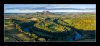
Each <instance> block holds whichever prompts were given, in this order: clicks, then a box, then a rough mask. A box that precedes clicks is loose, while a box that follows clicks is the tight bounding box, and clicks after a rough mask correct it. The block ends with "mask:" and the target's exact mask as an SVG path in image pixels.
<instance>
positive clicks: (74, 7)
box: [4, 4, 96, 13]
mask: <svg viewBox="0 0 100 46" xmlns="http://www.w3.org/2000/svg"><path fill="white" fill-rule="evenodd" d="M42 11H50V12H96V4H4V13H33V12H42Z"/></svg>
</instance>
